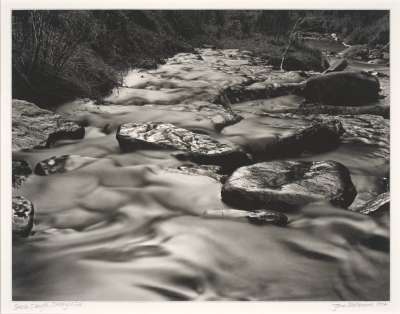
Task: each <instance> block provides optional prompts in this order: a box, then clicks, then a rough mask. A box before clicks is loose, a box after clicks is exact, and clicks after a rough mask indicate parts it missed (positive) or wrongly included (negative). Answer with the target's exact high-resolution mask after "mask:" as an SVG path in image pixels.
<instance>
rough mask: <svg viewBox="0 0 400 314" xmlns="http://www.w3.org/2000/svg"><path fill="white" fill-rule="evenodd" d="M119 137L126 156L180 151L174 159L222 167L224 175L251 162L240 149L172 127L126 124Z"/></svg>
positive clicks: (123, 125) (165, 124)
mask: <svg viewBox="0 0 400 314" xmlns="http://www.w3.org/2000/svg"><path fill="white" fill-rule="evenodd" d="M116 137H117V140H118V142H119V145H120V148H121V150H122V151H123V152H129V151H133V150H137V149H170V150H177V151H179V152H175V153H174V154H173V155H174V156H175V157H176V158H178V159H180V160H189V161H193V162H195V163H198V164H207V165H219V166H221V167H222V168H223V169H224V171H231V170H233V169H236V168H237V167H239V166H242V165H245V164H248V163H249V162H250V157H249V156H248V154H246V153H245V152H244V151H243V150H241V149H240V148H239V147H237V146H236V145H233V144H226V143H221V142H218V141H217V140H215V139H213V138H212V137H210V136H208V135H205V134H198V133H194V132H191V131H189V130H186V129H182V128H178V127H176V126H175V125H173V124H170V123H160V122H149V123H125V124H122V125H121V126H120V127H119V128H118V131H117V136H116Z"/></svg>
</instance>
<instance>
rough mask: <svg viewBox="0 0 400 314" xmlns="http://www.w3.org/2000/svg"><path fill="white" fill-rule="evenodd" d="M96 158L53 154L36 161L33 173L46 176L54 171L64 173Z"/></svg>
mask: <svg viewBox="0 0 400 314" xmlns="http://www.w3.org/2000/svg"><path fill="white" fill-rule="evenodd" d="M96 160H97V158H92V157H84V156H78V155H62V156H53V157H50V158H48V159H45V160H42V161H40V162H38V163H37V164H36V166H35V174H37V175H40V176H48V175H51V174H55V173H64V172H67V171H72V170H75V169H78V168H80V167H83V166H84V165H87V164H89V163H92V162H94V161H96Z"/></svg>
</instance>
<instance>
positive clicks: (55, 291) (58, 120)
mask: <svg viewBox="0 0 400 314" xmlns="http://www.w3.org/2000/svg"><path fill="white" fill-rule="evenodd" d="M389 22H390V11H389V10H361V9H359V10H328V9H325V10H294V9H293V10H261V9H258V10H233V9H230V10H228V9H227V10H205V9H201V10H200V9H196V10H194V9H193V10H131V9H129V10H128V9H120V10H111V9H110V10H94V9H93V10H78V9H76V10H58V9H57V10H55V9H53V10H44V9H40V10H32V9H24V10H22V9H18V10H13V11H12V15H11V23H12V26H11V32H12V33H11V37H12V38H11V42H12V55H11V58H12V61H11V68H12V70H11V72H12V73H11V74H12V77H11V78H9V79H10V80H11V81H12V101H11V104H10V106H11V109H10V111H12V114H11V117H10V118H11V119H12V222H11V223H12V300H13V301H82V302H85V301H97V302H104V301H390V228H389V227H390V142H389V135H390V63H391V55H390V45H391V42H390V23H389ZM2 105H5V104H4V103H3V104H2ZM10 164H11V162H10Z"/></svg>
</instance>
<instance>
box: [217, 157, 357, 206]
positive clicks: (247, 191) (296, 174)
mask: <svg viewBox="0 0 400 314" xmlns="http://www.w3.org/2000/svg"><path fill="white" fill-rule="evenodd" d="M356 194H357V193H356V189H355V187H354V185H353V183H352V181H351V177H350V173H349V171H348V169H347V168H346V167H345V166H343V165H342V164H340V163H338V162H335V161H318V162H306V161H275V162H262V163H257V164H254V165H251V166H245V167H241V168H239V169H237V170H236V171H235V172H234V173H233V174H232V175H231V176H230V177H229V178H228V180H227V181H226V182H225V184H224V186H223V188H222V191H221V196H222V200H223V201H224V202H226V203H227V204H229V205H231V206H235V207H238V208H243V209H249V210H252V209H257V208H268V209H275V210H286V209H292V208H297V207H299V206H302V205H305V204H307V203H311V202H315V201H319V200H327V201H330V202H331V203H332V204H334V205H336V206H340V207H347V206H348V205H350V204H351V202H352V201H353V200H354V198H355V196H356Z"/></svg>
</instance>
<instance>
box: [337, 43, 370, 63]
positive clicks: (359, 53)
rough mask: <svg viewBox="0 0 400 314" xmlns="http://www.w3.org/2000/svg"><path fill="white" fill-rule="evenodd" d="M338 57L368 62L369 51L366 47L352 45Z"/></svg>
mask: <svg viewBox="0 0 400 314" xmlns="http://www.w3.org/2000/svg"><path fill="white" fill-rule="evenodd" d="M338 55H339V56H342V57H345V58H348V59H358V60H368V55H369V50H368V47H367V46H366V45H354V46H351V47H348V48H347V49H345V50H344V51H342V52H341V53H339V54H338Z"/></svg>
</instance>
